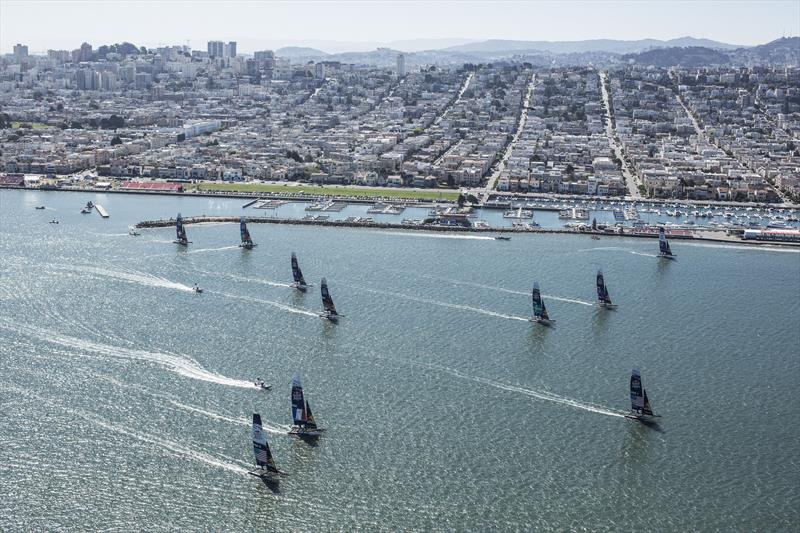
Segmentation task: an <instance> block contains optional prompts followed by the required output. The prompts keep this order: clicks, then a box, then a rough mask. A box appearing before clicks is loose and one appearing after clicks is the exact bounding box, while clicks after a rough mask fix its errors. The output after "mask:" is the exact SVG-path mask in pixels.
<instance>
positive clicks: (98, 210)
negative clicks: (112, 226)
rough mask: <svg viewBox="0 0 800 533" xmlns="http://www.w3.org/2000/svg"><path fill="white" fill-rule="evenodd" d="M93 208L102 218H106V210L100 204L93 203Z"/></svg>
mask: <svg viewBox="0 0 800 533" xmlns="http://www.w3.org/2000/svg"><path fill="white" fill-rule="evenodd" d="M94 208H95V209H97V212H98V213H100V216H101V217H103V218H108V211H106V208H105V207H103V206H102V205H100V204H94Z"/></svg>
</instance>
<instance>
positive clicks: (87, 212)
mask: <svg viewBox="0 0 800 533" xmlns="http://www.w3.org/2000/svg"><path fill="white" fill-rule="evenodd" d="M37 209H38V208H37ZM89 213H91V211H90V210H89V209H86V208H85V207H84V208H83V209H81V214H82V215H88V214H89Z"/></svg>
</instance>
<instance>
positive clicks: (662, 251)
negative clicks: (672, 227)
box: [658, 228, 677, 260]
mask: <svg viewBox="0 0 800 533" xmlns="http://www.w3.org/2000/svg"><path fill="white" fill-rule="evenodd" d="M658 257H665V258H667V259H673V260H674V259H675V258H676V257H677V256H675V255H673V253H672V250H670V249H669V242H667V235H666V233H664V228H658Z"/></svg>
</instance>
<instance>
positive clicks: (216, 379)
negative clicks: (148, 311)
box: [0, 321, 255, 389]
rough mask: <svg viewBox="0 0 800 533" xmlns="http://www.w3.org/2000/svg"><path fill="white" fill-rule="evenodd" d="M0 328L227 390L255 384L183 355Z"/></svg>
mask: <svg viewBox="0 0 800 533" xmlns="http://www.w3.org/2000/svg"><path fill="white" fill-rule="evenodd" d="M0 328H3V329H6V330H10V331H14V332H15V333H19V334H21V335H27V336H29V337H33V338H35V339H37V340H40V341H44V342H48V343H50V344H56V345H58V346H63V347H66V348H71V349H73V350H75V351H77V352H78V353H79V354H86V353H87V352H91V353H95V354H98V355H103V356H108V357H115V358H121V359H131V360H136V361H147V362H149V363H155V364H157V365H160V366H163V367H165V368H167V369H168V370H170V371H172V372H175V373H176V374H180V375H181V376H184V377H187V378H192V379H196V380H199V381H207V382H210V383H217V384H219V385H227V386H229V387H239V388H243V389H252V388H255V385H254V384H253V383H251V382H249V381H243V380H240V379H233V378H229V377H226V376H223V375H221V374H217V373H216V372H212V371H210V370H206V369H205V368H203V367H202V366H201V365H200V363H198V362H197V361H195V360H194V359H192V358H190V357H186V356H180V355H175V354H168V353H162V352H149V351H146V350H138V349H132V348H123V347H119V346H112V345H109V344H102V343H99V342H93V341H90V340H86V339H80V338H77V337H70V336H67V335H62V334H60V333H58V332H55V331H49V330H45V329H42V328H38V327H36V326H30V325H24V324H16V323H12V322H10V321H4V322H0Z"/></svg>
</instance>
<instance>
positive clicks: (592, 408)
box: [415, 363, 625, 418]
mask: <svg viewBox="0 0 800 533" xmlns="http://www.w3.org/2000/svg"><path fill="white" fill-rule="evenodd" d="M415 364H417V365H420V366H425V367H428V368H432V369H435V370H440V371H442V372H446V373H448V374H450V375H452V376H455V377H458V378H461V379H466V380H470V381H474V382H476V383H482V384H484V385H488V386H490V387H495V388H497V389H502V390H506V391H510V392H516V393H519V394H524V395H525V396H530V397H532V398H537V399H539V400H544V401H548V402H553V403H558V404H561V405H568V406H570V407H575V408H576V409H582V410H584V411H589V412H591V413H597V414H601V415H606V416H614V417H619V418H624V417H625V415H624V414H623V413H621V412H618V411H613V410H611V409H606V408H605V407H602V406H599V405H594V404H590V403H586V402H581V401H579V400H573V399H572V398H567V397H564V396H559V395H558V394H553V393H552V392H547V391H538V390H533V389H526V388H524V387H517V386H515V385H508V384H506V383H501V382H499V381H494V380H491V379H488V378H482V377H478V376H470V375H468V374H464V373H463V372H460V371H458V370H455V369H453V368H449V367H446V366H441V365H437V364H433V363H415Z"/></svg>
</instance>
